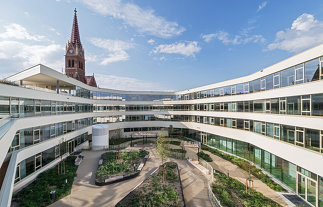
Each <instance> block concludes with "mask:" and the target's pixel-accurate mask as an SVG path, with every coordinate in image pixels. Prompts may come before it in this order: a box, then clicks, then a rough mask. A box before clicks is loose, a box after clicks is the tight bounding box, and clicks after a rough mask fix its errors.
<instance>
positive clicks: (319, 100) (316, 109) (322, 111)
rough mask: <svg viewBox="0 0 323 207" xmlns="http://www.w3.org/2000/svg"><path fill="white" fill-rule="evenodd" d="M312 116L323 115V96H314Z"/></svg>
mask: <svg viewBox="0 0 323 207" xmlns="http://www.w3.org/2000/svg"><path fill="white" fill-rule="evenodd" d="M312 115H313V116H322V115H323V94H319V95H312Z"/></svg>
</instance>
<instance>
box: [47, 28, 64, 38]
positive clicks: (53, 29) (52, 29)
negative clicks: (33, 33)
mask: <svg viewBox="0 0 323 207" xmlns="http://www.w3.org/2000/svg"><path fill="white" fill-rule="evenodd" d="M49 31H51V32H54V33H55V34H56V35H57V36H61V33H59V32H58V31H57V30H56V29H55V28H54V27H50V28H49Z"/></svg>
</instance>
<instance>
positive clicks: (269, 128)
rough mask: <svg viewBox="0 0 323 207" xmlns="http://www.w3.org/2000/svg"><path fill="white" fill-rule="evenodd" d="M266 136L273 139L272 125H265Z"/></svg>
mask: <svg viewBox="0 0 323 207" xmlns="http://www.w3.org/2000/svg"><path fill="white" fill-rule="evenodd" d="M266 127H267V129H266V135H267V136H269V137H274V124H272V123H266Z"/></svg>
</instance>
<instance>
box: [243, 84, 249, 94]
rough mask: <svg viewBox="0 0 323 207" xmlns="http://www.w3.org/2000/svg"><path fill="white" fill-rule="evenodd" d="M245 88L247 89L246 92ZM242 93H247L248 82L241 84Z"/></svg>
mask: <svg viewBox="0 0 323 207" xmlns="http://www.w3.org/2000/svg"><path fill="white" fill-rule="evenodd" d="M246 88H248V89H247V90H246ZM243 93H249V82H248V83H244V84H243Z"/></svg>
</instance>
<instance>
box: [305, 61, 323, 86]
mask: <svg viewBox="0 0 323 207" xmlns="http://www.w3.org/2000/svg"><path fill="white" fill-rule="evenodd" d="M304 67H305V82H311V81H316V80H319V76H320V74H319V73H320V71H319V68H320V62H319V59H318V58H316V59H314V60H311V61H308V62H306V63H305V64H304Z"/></svg>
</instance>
